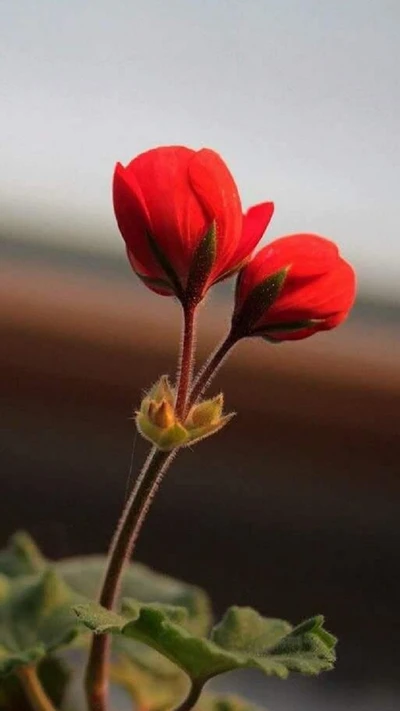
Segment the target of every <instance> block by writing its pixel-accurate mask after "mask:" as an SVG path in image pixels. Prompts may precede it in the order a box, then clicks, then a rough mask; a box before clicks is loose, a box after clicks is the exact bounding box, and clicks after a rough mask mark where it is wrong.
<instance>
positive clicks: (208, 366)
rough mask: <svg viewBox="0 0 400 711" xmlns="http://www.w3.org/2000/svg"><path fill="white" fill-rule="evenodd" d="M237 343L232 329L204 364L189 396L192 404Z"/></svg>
mask: <svg viewBox="0 0 400 711" xmlns="http://www.w3.org/2000/svg"><path fill="white" fill-rule="evenodd" d="M236 343H237V339H236V338H235V336H234V335H233V334H232V331H230V332H229V333H228V335H227V337H226V338H225V340H224V341H222V343H221V345H220V346H218V347H217V349H216V350H215V351H214V353H213V354H212V355H211V356H210V358H209V359H208V360H207V361H206V363H205V364H204V365H203V367H202V369H201V370H200V372H199V373H198V374H197V376H196V379H195V381H194V383H193V387H192V391H191V393H190V396H189V405H190V406H192V405H194V403H195V402H196V400H198V399H199V398H200V397H201V395H202V394H203V392H204V390H205V389H206V388H207V387H208V385H209V384H210V382H211V380H212V378H213V377H214V376H215V375H216V374H217V372H218V370H219V369H220V367H221V365H222V363H223V362H224V360H225V358H226V356H227V355H228V353H229V351H230V350H231V348H233V346H234V345H235V344H236Z"/></svg>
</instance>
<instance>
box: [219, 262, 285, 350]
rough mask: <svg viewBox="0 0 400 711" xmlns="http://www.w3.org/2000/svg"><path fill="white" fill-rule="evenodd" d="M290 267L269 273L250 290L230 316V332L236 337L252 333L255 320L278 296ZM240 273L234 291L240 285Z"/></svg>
mask: <svg viewBox="0 0 400 711" xmlns="http://www.w3.org/2000/svg"><path fill="white" fill-rule="evenodd" d="M289 268H290V267H284V268H283V269H280V270H279V271H278V272H275V274H270V275H269V276H268V277H267V278H266V279H264V281H262V282H260V284H257V286H255V287H254V289H253V290H252V291H251V292H250V294H249V295H248V297H247V299H246V300H245V302H244V303H243V304H242V306H241V307H240V309H239V311H238V313H236V312H234V314H233V318H232V332H233V333H234V334H235V335H236V337H237V338H243V337H244V336H249V335H252V334H253V329H254V327H255V326H256V324H257V321H258V320H259V319H260V318H261V317H262V316H263V314H265V312H266V311H268V309H269V308H270V307H271V306H272V304H273V303H274V301H275V300H276V299H277V298H278V296H279V294H280V292H281V290H282V287H283V285H284V283H285V279H286V276H287V273H288V271H289ZM240 279H241V274H239V276H238V279H237V284H236V293H238V290H239V286H240Z"/></svg>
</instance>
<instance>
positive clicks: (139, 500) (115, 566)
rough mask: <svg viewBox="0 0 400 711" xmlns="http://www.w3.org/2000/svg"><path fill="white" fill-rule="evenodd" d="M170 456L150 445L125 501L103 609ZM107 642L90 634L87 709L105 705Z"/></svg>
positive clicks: (102, 709)
mask: <svg viewBox="0 0 400 711" xmlns="http://www.w3.org/2000/svg"><path fill="white" fill-rule="evenodd" d="M173 457H174V452H162V451H161V450H158V449H156V448H155V447H153V449H152V450H151V452H150V454H149V456H148V458H147V460H146V462H145V465H144V467H143V469H142V472H141V474H140V475H139V478H138V480H137V482H136V485H135V487H134V489H133V491H132V493H131V495H130V497H129V499H128V501H127V504H126V506H125V509H124V511H123V514H122V516H121V520H120V522H119V524H118V527H117V530H116V532H115V535H114V539H113V541H112V544H111V548H110V553H109V556H108V566H107V570H106V574H105V576H104V581H103V585H102V589H101V593H100V597H99V604H100V605H102V606H103V607H105V608H106V609H107V610H112V609H113V607H114V605H115V602H116V599H117V596H118V593H119V590H120V586H121V578H122V573H123V570H124V567H125V564H126V563H127V562H128V560H129V559H130V557H131V555H132V553H133V549H134V546H135V543H136V540H137V537H138V535H139V532H140V530H141V528H142V525H143V522H144V520H145V518H146V515H147V512H148V510H149V508H150V505H151V502H152V500H153V498H154V496H155V493H156V491H157V489H158V487H159V485H160V483H161V480H162V477H163V475H164V473H165V472H166V470H167V468H168V466H169V465H170V464H171V462H172V459H173ZM110 643H111V639H110V637H109V636H107V635H93V637H92V643H91V648H90V653H89V659H88V665H87V669H86V694H87V702H88V708H89V710H90V711H107V709H108V703H107V698H108V671H109V661H110Z"/></svg>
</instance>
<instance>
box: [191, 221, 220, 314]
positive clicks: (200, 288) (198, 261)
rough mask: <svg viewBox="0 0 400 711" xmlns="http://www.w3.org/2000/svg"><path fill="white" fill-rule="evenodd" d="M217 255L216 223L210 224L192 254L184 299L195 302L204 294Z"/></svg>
mask: <svg viewBox="0 0 400 711" xmlns="http://www.w3.org/2000/svg"><path fill="white" fill-rule="evenodd" d="M216 256H217V225H216V223H215V222H212V224H211V226H210V227H209V229H208V230H207V232H206V233H205V235H204V237H202V239H201V240H200V242H199V244H198V245H197V248H196V250H195V252H194V254H193V257H192V262H191V265H190V271H189V275H188V280H187V285H186V299H187V301H188V302H189V303H191V304H197V303H198V302H199V301H200V300H201V299H202V298H203V295H204V290H205V288H206V286H207V282H208V280H209V277H210V274H211V271H212V268H213V266H214V263H215V258H216Z"/></svg>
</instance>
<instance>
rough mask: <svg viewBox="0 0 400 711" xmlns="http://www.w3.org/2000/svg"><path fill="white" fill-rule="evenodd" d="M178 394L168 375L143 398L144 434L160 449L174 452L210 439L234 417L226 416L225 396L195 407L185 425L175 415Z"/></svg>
mask: <svg viewBox="0 0 400 711" xmlns="http://www.w3.org/2000/svg"><path fill="white" fill-rule="evenodd" d="M174 398H175V394H174V391H173V389H172V388H171V386H170V384H169V380H168V378H167V376H162V378H160V380H159V381H158V382H157V383H156V384H155V385H153V387H152V388H151V389H150V391H149V392H148V394H147V395H146V396H145V397H144V398H143V401H142V404H141V406H140V410H139V411H138V412H137V413H136V426H137V428H138V430H139V432H140V434H141V435H142V436H143V437H144V438H145V439H147V440H149V441H150V442H152V443H153V444H155V445H156V446H157V447H158V448H159V449H162V450H164V451H170V450H172V449H176V448H177V447H183V446H186V445H189V444H194V443H195V442H198V441H200V440H201V439H204V438H205V437H208V436H209V435H211V434H214V432H217V431H218V430H220V429H221V428H222V427H224V425H226V424H227V422H229V420H230V419H231V418H232V417H233V414H230V415H223V414H222V410H223V404H224V399H223V395H222V393H221V394H220V395H217V396H216V397H214V398H211V399H210V400H204V401H201V402H199V403H196V404H195V405H193V407H192V408H191V409H190V411H189V413H188V416H187V417H186V419H185V421H184V422H181V421H180V420H179V419H178V417H177V416H176V413H175V408H174Z"/></svg>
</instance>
